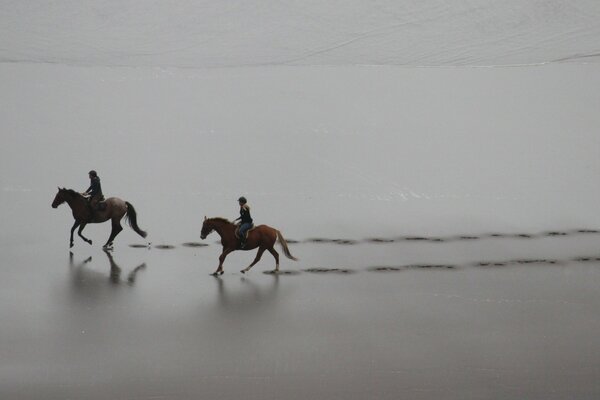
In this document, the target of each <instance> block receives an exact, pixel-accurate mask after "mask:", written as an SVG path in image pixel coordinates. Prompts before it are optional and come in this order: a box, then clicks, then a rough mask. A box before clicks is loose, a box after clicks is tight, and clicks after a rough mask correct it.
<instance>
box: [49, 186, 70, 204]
mask: <svg viewBox="0 0 600 400" xmlns="http://www.w3.org/2000/svg"><path fill="white" fill-rule="evenodd" d="M66 196H67V189H65V188H62V189H61V188H58V192H57V193H56V196H54V201H53V202H52V208H56V207H58V206H60V205H61V204H62V203H64V202H65V201H67V198H66Z"/></svg>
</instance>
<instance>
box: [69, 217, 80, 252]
mask: <svg viewBox="0 0 600 400" xmlns="http://www.w3.org/2000/svg"><path fill="white" fill-rule="evenodd" d="M78 226H79V221H77V220H76V221H75V223H74V224H73V227H72V228H71V242H70V244H69V247H73V233H74V232H75V229H77V227H78Z"/></svg>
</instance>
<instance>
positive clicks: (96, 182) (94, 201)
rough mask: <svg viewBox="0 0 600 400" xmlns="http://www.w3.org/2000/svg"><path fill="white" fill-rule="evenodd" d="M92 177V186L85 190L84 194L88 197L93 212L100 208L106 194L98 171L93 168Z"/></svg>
mask: <svg viewBox="0 0 600 400" xmlns="http://www.w3.org/2000/svg"><path fill="white" fill-rule="evenodd" d="M89 177H90V187H89V188H88V189H87V190H86V191H85V192H83V193H82V194H83V195H84V196H86V195H87V196H89V197H88V204H89V205H90V209H91V210H92V214H93V212H94V211H96V210H99V207H98V203H100V202H101V201H103V200H104V195H103V194H102V186H101V185H100V177H99V176H98V174H97V173H96V171H94V170H92V171H90V172H89Z"/></svg>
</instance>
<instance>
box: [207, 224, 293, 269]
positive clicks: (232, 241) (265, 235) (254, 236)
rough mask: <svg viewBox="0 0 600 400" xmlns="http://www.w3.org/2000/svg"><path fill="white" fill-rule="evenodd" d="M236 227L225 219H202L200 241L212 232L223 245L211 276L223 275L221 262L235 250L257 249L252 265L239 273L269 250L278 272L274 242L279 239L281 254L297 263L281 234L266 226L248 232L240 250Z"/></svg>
mask: <svg viewBox="0 0 600 400" xmlns="http://www.w3.org/2000/svg"><path fill="white" fill-rule="evenodd" d="M236 228H237V225H235V224H234V223H232V222H230V221H228V220H226V219H225V218H206V217H204V223H203V224H202V231H201V232H200V238H201V239H202V240H204V239H206V237H207V236H208V235H209V234H210V233H211V232H212V231H216V232H217V233H218V234H219V236H221V244H222V245H223V252H222V253H221V256H220V257H219V267H218V268H217V270H216V271H215V272H214V273H212V275H215V276H216V275H222V274H223V262H224V261H225V257H227V255H228V254H229V253H231V252H233V251H235V250H253V249H255V248H257V247H258V253H256V257H255V258H254V261H252V264H250V265H249V266H248V268H246V269H243V270H242V271H241V272H242V273H243V274H245V273H246V272H248V271H249V270H250V268H252V267H253V266H254V265H255V264H256V263H257V262H258V261H259V260H260V258H261V257H262V254H263V253H264V251H265V250H269V253H271V254H272V255H273V257H275V271H276V272H278V271H279V253H277V251H275V248H274V247H273V246H275V242H276V241H277V239H279V243H280V244H281V247H282V248H283V254H285V256H286V257H287V258H289V259H291V260H294V261H297V260H298V259H297V258H295V257H294V256H293V255H292V254H291V253H290V250H289V249H288V246H287V242H286V241H285V239H284V238H283V235H282V234H281V232H279V231H278V230H277V229H275V228H271V227H270V226H267V225H259V226H257V227H256V228H254V229H252V230H250V231H249V232H248V239H247V240H246V245H245V246H244V248H243V249H242V248H241V243H240V240H239V239H238V237H237V236H236V234H235V230H236Z"/></svg>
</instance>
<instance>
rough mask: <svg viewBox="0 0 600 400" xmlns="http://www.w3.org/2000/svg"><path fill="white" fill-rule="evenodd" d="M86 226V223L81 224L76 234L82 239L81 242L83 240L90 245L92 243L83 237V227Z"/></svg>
mask: <svg viewBox="0 0 600 400" xmlns="http://www.w3.org/2000/svg"><path fill="white" fill-rule="evenodd" d="M86 225H87V223H85V222H84V223H83V224H81V225H80V226H79V230H78V231H77V234H78V235H79V237H80V238H82V239H83V240H85V241H86V242H87V243H89V244H92V241H91V240H90V239H88V238H86V237H85V236H83V233H81V232H83V228H85V226H86Z"/></svg>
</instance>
